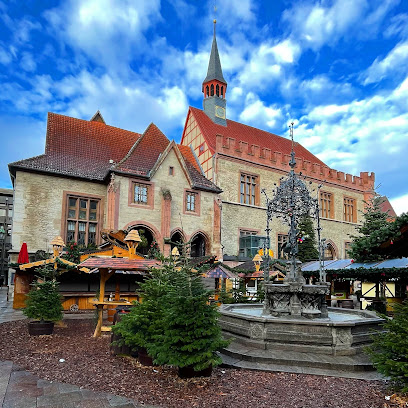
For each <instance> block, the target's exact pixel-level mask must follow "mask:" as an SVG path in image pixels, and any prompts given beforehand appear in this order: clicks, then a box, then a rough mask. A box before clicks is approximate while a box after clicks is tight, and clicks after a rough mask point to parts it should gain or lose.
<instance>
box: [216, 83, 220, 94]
mask: <svg viewBox="0 0 408 408" xmlns="http://www.w3.org/2000/svg"><path fill="white" fill-rule="evenodd" d="M215 93H216V95H217V96H220V86H219V85H218V84H217V86H216V87H215Z"/></svg>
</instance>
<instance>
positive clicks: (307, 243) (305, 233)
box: [297, 215, 319, 262]
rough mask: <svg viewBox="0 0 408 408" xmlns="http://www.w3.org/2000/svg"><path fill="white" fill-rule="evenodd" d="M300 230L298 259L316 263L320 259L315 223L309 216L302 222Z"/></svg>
mask: <svg viewBox="0 0 408 408" xmlns="http://www.w3.org/2000/svg"><path fill="white" fill-rule="evenodd" d="M298 230H299V233H298V248H299V252H298V255H297V257H298V259H299V260H300V261H301V262H308V261H315V260H317V259H319V251H318V249H317V247H316V235H315V231H314V227H313V221H312V218H311V217H310V216H309V215H306V216H304V217H303V218H302V219H301V220H300V222H299V225H298Z"/></svg>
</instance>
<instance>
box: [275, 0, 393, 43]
mask: <svg viewBox="0 0 408 408" xmlns="http://www.w3.org/2000/svg"><path fill="white" fill-rule="evenodd" d="M397 4H398V0H370V1H367V0H334V1H331V2H318V3H317V4H316V2H310V1H309V2H306V3H303V4H302V3H301V4H299V3H296V4H295V6H294V7H293V8H292V9H290V10H285V11H284V13H283V20H284V22H285V23H287V24H289V26H290V29H291V36H292V37H294V38H296V39H297V40H299V41H300V42H302V43H303V44H304V46H305V47H310V48H311V49H313V50H318V49H319V48H321V47H322V46H323V45H325V44H328V45H334V44H336V43H337V42H338V41H339V40H340V39H341V38H344V37H349V38H354V39H355V38H356V37H359V38H369V37H370V36H371V35H374V34H375V33H376V32H377V31H378V29H379V26H380V24H381V22H382V21H383V19H384V17H385V15H386V14H387V13H388V11H389V10H390V9H391V8H392V7H394V6H395V5H397Z"/></svg>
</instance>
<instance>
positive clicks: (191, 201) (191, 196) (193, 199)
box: [186, 191, 197, 212]
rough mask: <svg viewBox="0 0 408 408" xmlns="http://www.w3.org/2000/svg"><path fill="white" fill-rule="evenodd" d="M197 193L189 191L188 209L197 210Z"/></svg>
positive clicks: (187, 196) (187, 194)
mask: <svg viewBox="0 0 408 408" xmlns="http://www.w3.org/2000/svg"><path fill="white" fill-rule="evenodd" d="M196 196H197V194H196V193H192V192H191V191H187V193H186V211H191V212H195V211H196Z"/></svg>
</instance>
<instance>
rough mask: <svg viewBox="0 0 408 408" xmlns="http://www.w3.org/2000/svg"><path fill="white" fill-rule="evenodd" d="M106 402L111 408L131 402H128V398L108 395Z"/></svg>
mask: <svg viewBox="0 0 408 408" xmlns="http://www.w3.org/2000/svg"><path fill="white" fill-rule="evenodd" d="M108 401H109V404H110V406H111V407H118V406H122V405H124V404H127V403H129V402H130V401H131V400H129V398H125V397H121V396H118V395H109V396H108ZM131 406H132V407H134V405H131Z"/></svg>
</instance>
